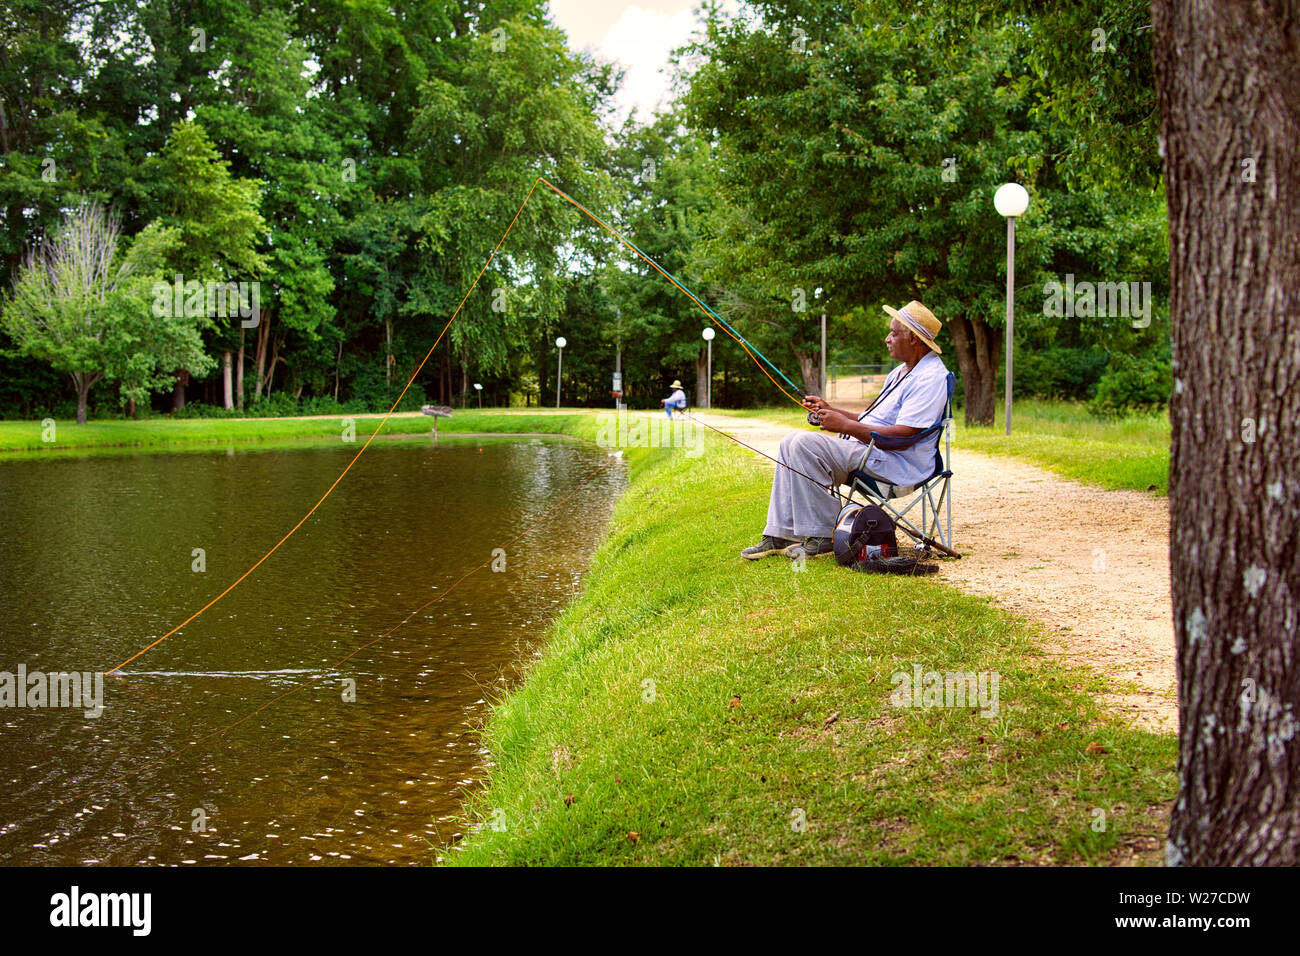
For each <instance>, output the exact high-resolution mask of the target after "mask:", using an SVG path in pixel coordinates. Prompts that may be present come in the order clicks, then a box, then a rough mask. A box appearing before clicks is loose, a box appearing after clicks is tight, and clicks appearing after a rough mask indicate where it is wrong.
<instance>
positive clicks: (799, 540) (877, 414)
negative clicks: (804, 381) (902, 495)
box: [740, 300, 948, 561]
mask: <svg viewBox="0 0 1300 956" xmlns="http://www.w3.org/2000/svg"><path fill="white" fill-rule="evenodd" d="M885 311H886V312H888V313H889V314H890V315H891V316H892V317H893V318H892V321H891V322H890V324H889V334H888V335H886V336H885V346H886V348H888V349H889V354H890V356H891V357H892V358H894V359H895V360H896V361H898V362H901V363H902V364H901V365H899V366H897V367H896V368H895V369H894V370H893V371H892V372H890V373H889V377H888V378H886V379H885V384H884V386H883V387H882V388H881V390H880V395H879V396H877V398H876V400H875V401H874V402H872V404H871V406H870V407H869V408H868V409H867V410H866V411H865V412H863V413H862V414H861V415H857V414H855V413H853V412H846V411H844V410H843V409H839V408H832V407H831V406H830V405H828V404H827V403H826V402H825V401H823V400H822V399H820V398H818V397H817V396H815V395H809V396H808V397H807V398H805V399H804V402H803V404H804V407H806V408H807V409H808V410H809V411H812V412H815V413H816V416H817V417H818V418H819V419H820V421H821V429H822V430H821V431H820V432H809V431H797V432H791V433H790V434H789V435H786V436H785V438H783V439H781V454H780V460H781V461H782V462H784V463H786V464H788V465H789V466H790V467H789V468H780V467H778V468H777V469H776V475H775V476H774V477H773V479H772V497H771V499H770V500H769V501H768V505H767V526H766V527H765V528H764V529H763V540H762V541H760V542H759V543H758V544H756V545H754V546H753V547H750V548H746V549H745V550H744V551H742V552H741V553H740V556H741V557H742V558H748V559H749V560H751V561H752V560H757V559H759V558H765V557H767V556H768V555H773V554H784V555H786V556H787V557H790V558H799V557H801V556H802V557H808V558H815V557H820V556H821V555H823V554H830V553H831V552H832V545H831V537H832V535H833V534H834V532H835V520H836V518H837V517H838V516H839V510H840V503H839V500H838V499H836V498H834V497H832V496H831V495H830V494H829V493H828V492H827V490H826V486H828V485H830V484H832V483H834V484H835V485H842V484H844V483H845V482H847V481H848V478H849V472H850V471H853V470H854V469H861V470H863V471H865V472H867V473H868V474H871V475H873V476H875V477H878V478H882V479H884V480H885V481H887V482H889V483H890V484H894V485H912V484H917V483H918V482H922V481H925V480H926V479H927V478H929V477H930V475H931V474H932V473H933V471H934V453H935V446H936V444H937V442H938V440H939V438H938V435H935V436H934V437H933V439H931V438H929V437H927V438H926V440H925V441H924V442H921V443H919V444H917V445H913V446H911V447H910V448H902V449H899V450H897V451H886V450H884V449H881V448H872V449H870V452H868V449H867V445H869V444H870V443H871V433H872V432H873V431H874V432H878V433H880V434H882V435H896V436H900V437H908V436H911V435H916V434H919V433H920V432H922V431H924V430H925V429H927V428H929V427H930V426H931V425H933V424H934V423H935V422H937V421H938V420H939V419H940V417H941V416H942V415H943V409H944V406H945V405H946V404H947V402H948V369H947V367H946V366H945V365H944V364H943V360H942V359H941V358H939V355H940V350H939V346H938V345H936V344H935V341H934V339H935V336H936V335H938V334H939V330H940V328H941V326H940V324H939V320H938V319H936V318H935V317H934V314H933V313H932V312H931V311H930V310H929V309H927V308H926V307H925V306H923V305H922V304H921V303H920V302H917V301H915V300H913V301H911V302H909V303H907V305H905V306H903V307H902V308H901V309H891V308H890V307H889V306H885ZM827 432H830V433H831V434H826V433H827ZM791 468H793V469H794V471H791ZM796 472H802V473H803V475H807V476H808V477H807V478H805V477H803V475H800V474H796ZM810 478H811V479H815V480H816V481H818V482H822V483H823V485H822V487H820V488H819V487H817V485H815V484H813V482H812V481H810V480H809V479H810Z"/></svg>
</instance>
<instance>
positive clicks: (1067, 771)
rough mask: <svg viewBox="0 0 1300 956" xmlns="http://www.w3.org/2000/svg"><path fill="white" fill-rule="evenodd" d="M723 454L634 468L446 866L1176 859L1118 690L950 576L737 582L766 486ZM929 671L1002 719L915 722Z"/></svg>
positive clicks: (808, 574)
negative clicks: (1103, 701)
mask: <svg viewBox="0 0 1300 956" xmlns="http://www.w3.org/2000/svg"><path fill="white" fill-rule="evenodd" d="M707 441H708V453H707V454H704V455H702V456H700V457H697V458H694V459H692V458H690V457H688V456H687V455H686V454H684V453H683V452H681V451H671V450H670V451H663V450H660V451H654V450H641V449H633V450H628V451H627V452H626V457H627V460H628V461H629V466H630V486H629V488H628V490H627V492H626V493H625V494H624V495H623V497H622V498H621V499H620V501H619V503H618V505H617V507H616V509H615V513H614V516H613V519H612V526H611V528H610V532H609V535H608V537H607V539H606V540H605V542H604V543H603V544H602V545H601V547H600V549H599V551H598V552H597V554H596V555H595V558H594V560H593V562H592V565H591V568H590V570H589V573H588V575H587V578H586V583H585V587H584V590H583V593H582V595H581V597H579V598H578V600H577V601H576V602H574V603H573V604H572V605H571V606H570V607H568V608H567V609H565V610H564V611H563V612H562V614H561V615H560V617H559V618H558V620H557V621H556V623H555V624H554V626H553V629H552V632H551V634H550V635H549V637H548V640H547V643H546V647H545V650H544V652H543V656H542V658H541V659H540V660H539V661H538V662H537V664H536V665H535V667H534V668H533V669H532V671H531V672H530V673H529V675H528V677H527V678H526V680H525V682H524V683H523V685H522V686H520V687H519V688H517V689H516V690H514V691H513V692H511V693H510V694H508V695H507V696H506V697H505V698H504V699H502V700H499V701H498V702H497V703H496V705H495V707H494V709H493V711H492V713H491V717H490V719H489V721H488V723H487V727H486V729H485V739H486V743H487V746H488V748H489V751H490V753H491V760H490V767H491V769H490V778H489V782H488V786H487V788H486V790H483V791H474V792H472V793H471V795H470V803H469V807H470V810H469V813H470V817H471V820H472V824H471V833H470V834H469V835H468V837H466V838H465V839H454V838H453V834H451V833H448V834H447V836H446V843H445V845H444V847H443V848H442V850H441V852H440V853H439V854H438V856H439V859H440V860H441V861H443V862H446V863H449V864H476V865H483V864H528V865H537V864H575V865H590V864H629V865H647V864H685V865H710V864H723V865H741V864H759V865H767V864H977V863H991V864H1009V863H1039V864H1077V863H1119V862H1134V861H1136V862H1143V863H1158V862H1159V859H1160V849H1159V848H1160V847H1162V846H1163V834H1164V830H1165V827H1166V818H1167V810H1168V803H1169V801H1170V800H1171V799H1172V797H1173V796H1174V793H1175V788H1176V780H1175V775H1174V766H1175V759H1176V740H1175V738H1174V737H1173V735H1156V734H1151V733H1147V732H1144V731H1139V730H1134V729H1131V728H1129V727H1127V726H1125V725H1124V724H1123V723H1121V722H1120V721H1118V720H1116V719H1114V718H1112V717H1110V716H1108V715H1107V714H1106V713H1105V712H1104V711H1103V710H1102V708H1101V707H1100V706H1099V705H1098V703H1097V695H1098V694H1099V693H1101V692H1102V690H1103V688H1104V687H1105V686H1106V682H1105V681H1104V680H1103V678H1101V677H1099V676H1097V675H1095V674H1092V673H1090V672H1088V671H1085V670H1083V669H1081V668H1073V667H1067V666H1063V665H1062V664H1061V663H1060V662H1059V659H1058V658H1057V657H1056V656H1054V655H1052V654H1049V653H1046V652H1045V651H1044V650H1043V645H1042V644H1041V643H1040V635H1039V634H1038V633H1037V632H1036V631H1035V629H1034V627H1033V626H1031V625H1030V624H1027V623H1025V622H1023V621H1020V620H1017V619H1014V618H1012V617H1011V616H1009V615H1007V614H1005V613H1003V612H1001V611H999V610H997V609H995V608H994V607H992V606H990V605H989V604H988V603H986V602H984V601H981V600H978V599H975V598H971V597H967V596H965V595H963V594H961V593H959V592H958V591H956V590H955V589H953V588H951V587H949V586H948V585H945V584H944V583H943V579H942V574H940V575H939V576H937V577H930V578H913V577H886V576H874V575H873V576H868V575H862V574H858V573H855V572H852V571H848V570H846V569H844V568H841V567H839V566H838V565H836V564H835V562H834V560H833V559H830V558H823V559H817V560H814V561H812V562H808V564H807V566H806V568H805V569H804V570H802V571H799V570H796V569H795V565H794V564H793V563H792V562H791V561H789V560H788V559H785V558H771V559H767V560H764V561H760V562H752V563H751V562H746V561H742V560H741V559H740V558H739V557H738V552H739V551H740V550H741V548H743V547H745V546H746V545H748V544H751V543H753V541H754V540H756V539H757V536H758V532H759V531H760V529H761V528H762V524H763V516H764V513H765V507H766V502H767V494H768V488H769V487H770V481H771V478H770V472H769V471H768V470H767V469H765V468H763V467H762V465H761V464H759V463H757V462H756V461H754V460H753V458H752V456H748V455H746V454H743V453H740V452H737V451H736V450H735V448H734V446H730V445H727V444H724V443H723V442H722V440H721V439H718V438H716V437H713V436H710V437H709V438H708V439H707ZM918 669H919V671H920V673H921V674H922V675H935V674H938V675H946V676H948V677H951V675H953V674H954V673H968V674H972V675H981V674H982V675H984V678H985V680H986V684H985V688H986V690H989V689H990V688H992V686H993V679H994V678H995V679H996V687H997V702H996V705H995V706H992V707H987V706H980V704H979V702H977V701H972V700H967V701H957V700H955V699H946V698H941V699H940V700H939V705H938V706H921V707H910V706H898V705H897V704H898V703H901V701H899V702H896V701H893V700H891V696H892V695H893V694H894V692H895V691H896V690H898V689H900V688H901V687H903V686H904V685H903V683H902V681H903V680H904V675H907V678H906V679H911V676H912V675H915V674H916V673H917V671H918ZM922 679H923V682H924V681H928V680H932V678H931V677H926V676H923V678H922ZM908 699H909V700H910V699H911V698H910V697H909V698H908ZM921 702H922V704H925V703H927V701H926V700H925V699H924V698H923V699H922V701H921ZM987 702H988V695H987V694H986V696H985V703H987ZM929 703H934V700H933V699H932V700H930V701H929ZM948 704H952V706H948Z"/></svg>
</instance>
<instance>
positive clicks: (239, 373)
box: [235, 325, 244, 409]
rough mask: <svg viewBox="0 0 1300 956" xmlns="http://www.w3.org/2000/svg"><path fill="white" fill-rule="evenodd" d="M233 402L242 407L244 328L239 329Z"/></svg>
mask: <svg viewBox="0 0 1300 956" xmlns="http://www.w3.org/2000/svg"><path fill="white" fill-rule="evenodd" d="M235 401H236V402H238V404H239V407H240V408H241V409H242V408H243V407H244V328H243V326H242V325H241V326H240V328H239V366H238V367H237V368H236V369H235Z"/></svg>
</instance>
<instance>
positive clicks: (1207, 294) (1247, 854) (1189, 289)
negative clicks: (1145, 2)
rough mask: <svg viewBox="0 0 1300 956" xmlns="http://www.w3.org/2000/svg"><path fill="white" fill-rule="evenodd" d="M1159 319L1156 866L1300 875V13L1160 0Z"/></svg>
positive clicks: (1281, 2) (1272, 1)
mask: <svg viewBox="0 0 1300 956" xmlns="http://www.w3.org/2000/svg"><path fill="white" fill-rule="evenodd" d="M1152 7H1153V14H1154V21H1155V31H1156V35H1155V67H1156V90H1157V94H1158V98H1159V102H1160V115H1161V121H1160V124H1161V133H1162V137H1163V145H1164V157H1165V177H1166V182H1167V188H1168V200H1169V232H1170V263H1169V270H1170V281H1171V290H1172V291H1171V302H1170V311H1171V315H1172V317H1173V357H1174V369H1173V374H1174V394H1173V399H1172V402H1171V414H1170V418H1171V424H1172V428H1173V448H1172V460H1171V471H1170V482H1169V502H1170V522H1171V534H1170V542H1169V544H1170V549H1169V550H1170V577H1171V581H1172V585H1173V611H1174V625H1175V639H1176V644H1177V651H1178V663H1177V672H1178V704H1179V712H1180V716H1181V723H1180V729H1179V759H1178V772H1179V793H1178V799H1177V801H1176V802H1175V804H1174V810H1173V815H1172V819H1171V820H1170V826H1169V842H1168V844H1167V849H1166V857H1167V860H1168V862H1169V863H1171V864H1181V865H1196V866H1232V865H1261V864H1272V865H1281V866H1294V865H1296V864H1297V863H1300V799H1297V787H1300V722H1297V717H1298V713H1297V711H1298V710H1300V656H1298V655H1297V654H1296V627H1297V612H1298V611H1300V608H1298V607H1297V602H1300V562H1297V560H1296V553H1297V548H1300V485H1297V482H1296V475H1297V474H1300V449H1297V446H1296V443H1295V440H1294V437H1293V432H1292V428H1293V423H1294V422H1295V421H1296V420H1297V417H1298V416H1300V244H1298V243H1297V242H1296V235H1295V234H1296V223H1297V222H1300V166H1297V165H1296V163H1295V155H1296V152H1297V150H1300V72H1298V71H1297V69H1296V59H1295V51H1296V50H1297V49H1300V11H1298V10H1297V8H1296V5H1295V3H1293V2H1289V0H1260V2H1258V3H1252V4H1246V3H1242V2H1225V3H1216V4H1208V3H1182V2H1176V0H1155V2H1154V3H1153V5H1152Z"/></svg>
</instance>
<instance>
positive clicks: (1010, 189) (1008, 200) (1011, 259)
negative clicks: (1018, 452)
mask: <svg viewBox="0 0 1300 956" xmlns="http://www.w3.org/2000/svg"><path fill="white" fill-rule="evenodd" d="M993 206H994V208H996V209H997V211H998V215H1000V216H1005V217H1006V219H1007V371H1006V383H1007V396H1006V402H1005V404H1006V407H1007V434H1008V435H1010V434H1011V346H1012V344H1013V343H1014V332H1015V324H1014V323H1015V298H1016V217H1017V216H1022V215H1024V212H1025V210H1026V209H1028V208H1029V193H1027V192H1026V191H1025V187H1024V186H1022V185H1020V184H1019V183H1003V184H1002V185H1001V186H999V187H998V191H997V192H995V193H994V194H993Z"/></svg>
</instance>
